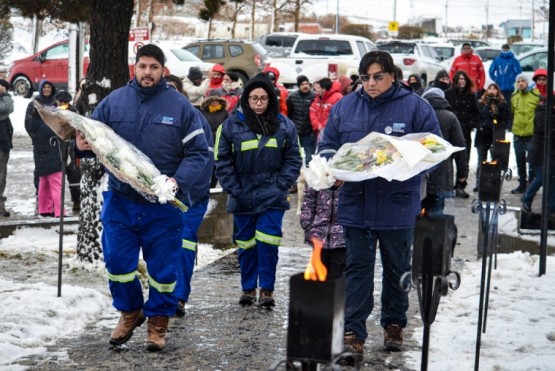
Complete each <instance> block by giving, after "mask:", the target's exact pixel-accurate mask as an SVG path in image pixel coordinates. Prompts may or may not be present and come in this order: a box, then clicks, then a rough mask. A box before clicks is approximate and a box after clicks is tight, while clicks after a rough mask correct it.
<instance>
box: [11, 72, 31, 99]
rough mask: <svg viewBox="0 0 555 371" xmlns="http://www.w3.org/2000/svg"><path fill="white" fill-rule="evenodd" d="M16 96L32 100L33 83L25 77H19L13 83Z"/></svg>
mask: <svg viewBox="0 0 555 371" xmlns="http://www.w3.org/2000/svg"><path fill="white" fill-rule="evenodd" d="M13 93H14V95H22V96H23V97H25V98H31V96H32V95H33V86H32V85H31V81H29V79H28V78H27V77H25V76H18V77H16V78H15V80H14V82H13Z"/></svg>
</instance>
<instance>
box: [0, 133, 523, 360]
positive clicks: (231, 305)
mask: <svg viewBox="0 0 555 371" xmlns="http://www.w3.org/2000/svg"><path fill="white" fill-rule="evenodd" d="M17 144H18V147H16V149H14V152H13V156H12V159H13V161H14V163H13V164H12V165H14V166H17V163H16V162H17V161H18V160H17V159H18V158H19V159H22V160H21V161H22V162H23V161H28V160H29V156H28V152H29V151H30V147H27V146H28V145H29V143H28V141H26V140H25V139H20V140H18V141H17ZM19 151H20V152H21V153H18V152H19ZM25 153H27V154H25ZM31 161H32V157H31ZM25 163H26V162H25ZM19 167H20V168H21V169H24V168H25V169H27V170H26V172H25V171H24V170H22V171H21V172H18V171H16V170H15V169H14V171H12V172H11V173H10V178H9V180H8V183H9V187H11V188H10V197H14V198H15V197H20V198H22V199H23V197H24V193H25V192H29V191H30V189H31V188H29V187H21V188H22V189H21V195H19V196H17V195H16V192H17V190H16V189H15V187H14V183H16V182H17V179H16V177H30V174H29V167H28V166H26V165H25V166H23V165H21V166H19ZM31 169H32V168H31ZM31 171H32V170H31ZM472 182H473V180H472V179H471V180H470V181H469V184H473V183H472ZM10 184H11V185H10ZM515 185H516V181H510V182H508V183H507V184H505V186H504V189H503V195H502V197H503V198H505V199H506V200H507V202H508V203H509V205H513V206H518V205H520V204H519V203H518V197H517V196H515V195H511V194H510V192H509V191H510V189H511V188H512V187H514V186H515ZM23 188H25V189H23ZM469 191H470V192H471V187H470V190H469ZM27 196H28V194H27ZM472 196H476V194H471V198H470V199H449V200H447V202H446V213H448V214H454V215H455V222H456V224H457V226H458V229H459V242H458V245H457V247H456V250H455V256H454V258H453V260H452V269H453V270H461V269H462V266H463V265H464V263H465V261H474V260H476V246H477V226H478V215H477V214H473V213H472V212H471V208H470V206H471V201H472ZM27 199H28V197H27ZM291 201H292V210H290V211H288V212H287V213H286V216H285V220H284V227H283V230H284V237H283V241H282V247H281V248H280V260H279V265H278V274H277V282H276V290H275V297H276V307H275V308H274V309H273V310H267V309H262V308H258V307H256V306H254V307H247V308H243V307H241V306H239V305H238V299H239V294H240V291H241V289H240V276H239V266H238V263H237V256H236V253H235V252H233V253H231V254H229V255H227V256H225V257H224V258H221V259H219V260H218V261H215V262H213V263H212V264H210V265H207V266H205V267H203V268H201V269H199V270H197V271H196V272H195V274H194V276H193V281H192V287H193V290H192V294H191V297H190V302H189V304H188V306H187V309H186V315H185V317H183V318H172V319H171V320H170V328H169V333H168V338H167V340H168V345H167V347H166V349H165V350H163V351H162V352H159V353H150V352H147V351H146V350H145V340H146V324H145V325H143V326H142V327H140V328H138V329H137V330H136V331H135V334H134V335H133V337H132V338H131V340H130V341H129V342H128V343H127V344H125V345H124V346H122V347H121V348H119V349H115V348H112V347H111V346H110V345H109V344H108V339H109V337H110V333H111V331H112V329H113V327H114V326H115V324H116V322H117V318H118V313H117V312H116V311H115V310H110V311H109V312H107V313H104V315H103V316H102V318H101V319H100V320H99V321H98V322H97V323H95V324H91V325H90V326H89V327H88V328H87V329H86V331H84V332H83V333H79V334H76V335H75V337H72V338H63V339H60V340H59V341H58V342H57V343H56V344H55V345H53V346H50V347H48V352H47V353H46V354H44V355H41V356H37V357H32V358H30V359H22V360H20V361H19V362H18V364H19V365H21V366H26V367H29V368H30V369H32V370H77V369H78V370H98V369H104V370H145V369H147V370H266V369H268V368H269V367H270V366H271V365H272V363H274V362H276V361H278V360H283V359H285V358H286V357H287V355H286V347H287V341H286V338H287V323H288V318H287V317H288V291H289V279H290V277H291V276H292V275H294V274H297V273H300V272H303V271H304V269H305V267H306V264H307V262H308V259H309V256H310V252H311V250H310V249H309V248H308V247H307V246H305V245H304V243H303V234H302V230H301V228H300V226H299V222H298V216H297V215H296V202H297V195H292V197H291ZM22 202H23V201H22ZM12 205H14V206H16V207H15V209H16V210H17V202H13V203H12ZM21 210H24V208H21ZM16 214H17V213H16ZM14 216H15V217H16V218H17V217H18V216H17V215H14ZM25 217H29V216H28V215H26V216H25ZM18 259H20V262H19V263H18V264H14V262H13V261H12V262H6V261H4V260H3V259H0V260H1V261H0V269H6V270H9V271H10V274H12V275H14V276H15V278H14V279H16V278H18V277H20V278H21V279H28V280H36V279H39V278H38V277H37V275H36V273H35V272H36V271H40V272H41V276H43V277H44V276H47V277H56V273H55V272H56V268H57V257H56V256H55V255H54V254H52V255H44V256H33V257H26V256H21V257H19V258H18ZM377 260H378V261H379V258H378V259H377ZM64 275H65V276H64V282H65V283H70V284H78V285H82V286H87V287H95V288H97V289H99V290H103V291H107V288H106V286H107V283H106V280H105V278H104V276H103V275H102V274H87V273H84V272H83V271H70V272H64ZM375 277H376V278H375V281H376V291H375V292H374V297H375V302H376V307H375V308H374V311H373V313H372V315H371V316H370V318H369V319H368V322H367V327H368V330H369V338H368V340H367V342H366V344H365V348H366V352H365V355H364V360H363V365H362V366H361V369H362V370H409V368H407V367H406V366H405V364H406V361H405V356H404V352H403V351H401V352H388V351H384V350H383V348H382V345H383V332H382V329H381V327H380V326H379V312H380V308H379V302H380V301H379V297H380V289H381V282H380V281H381V269H380V268H379V267H378V268H377V271H376V276H375ZM409 296H410V309H409V313H408V318H409V324H408V327H407V328H406V329H405V332H404V337H405V344H404V348H403V349H404V351H406V350H413V351H419V350H420V346H419V345H418V343H417V341H416V340H414V339H412V333H413V332H414V328H415V327H421V326H422V323H421V320H420V314H419V312H418V301H417V297H416V293H415V292H414V291H412V292H411V293H410V294H409ZM440 305H441V304H440ZM432 329H433V326H432ZM430 357H433V355H430ZM280 369H284V368H283V367H282V368H280ZM345 369H347V370H348V369H349V368H348V367H347V368H345Z"/></svg>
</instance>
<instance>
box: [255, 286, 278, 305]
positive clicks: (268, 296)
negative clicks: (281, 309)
mask: <svg viewBox="0 0 555 371" xmlns="http://www.w3.org/2000/svg"><path fill="white" fill-rule="evenodd" d="M258 303H259V304H260V306H261V307H265V308H271V307H275V306H276V301H275V300H274V296H273V292H272V291H270V290H266V289H260V297H259V298H258Z"/></svg>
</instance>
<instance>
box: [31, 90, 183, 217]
mask: <svg viewBox="0 0 555 371" xmlns="http://www.w3.org/2000/svg"><path fill="white" fill-rule="evenodd" d="M34 105H35V107H36V108H37V110H38V112H39V114H40V116H41V117H42V119H43V120H44V122H46V123H47V124H48V123H49V122H50V123H52V122H56V123H57V124H58V125H61V126H65V125H67V124H69V125H70V126H71V127H73V128H74V129H77V130H79V131H80V132H82V133H83V134H84V135H85V138H86V139H87V141H88V142H89V144H90V146H91V148H92V150H93V152H94V153H95V154H96V156H97V157H98V159H99V160H100V162H102V164H103V165H104V166H105V167H106V168H107V169H108V171H110V172H111V173H112V174H114V176H115V177H116V178H117V179H119V180H120V181H122V182H125V183H127V184H129V185H131V187H133V189H135V190H136V191H137V192H139V193H140V194H141V195H142V196H143V197H144V198H146V199H147V200H148V201H150V202H162V203H165V202H166V201H167V202H169V203H170V204H172V205H173V206H175V207H176V208H178V209H180V210H181V211H187V206H185V205H184V204H183V203H182V202H181V201H179V200H178V199H177V198H175V192H174V193H173V194H168V192H167V191H166V189H162V192H163V193H164V194H163V195H162V194H161V193H160V192H161V191H160V189H161V188H165V187H162V186H161V185H162V184H164V183H165V181H166V179H167V176H165V175H162V174H161V173H160V171H159V170H158V169H157V168H156V166H154V164H153V163H152V161H151V160H150V158H149V157H148V156H146V155H145V154H144V153H143V152H141V151H140V150H139V149H138V148H137V147H135V146H134V145H133V144H131V143H129V142H128V141H126V140H125V139H123V138H122V137H120V136H119V135H117V134H116V133H115V132H114V130H112V128H110V127H109V126H108V125H106V124H104V123H102V122H100V121H95V120H92V119H89V118H86V117H83V116H81V115H79V114H77V113H73V112H71V111H67V110H59V109H56V108H53V107H48V106H43V105H41V104H40V102H38V101H36V100H34ZM170 188H171V187H170ZM157 192H158V193H157ZM159 196H161V197H159Z"/></svg>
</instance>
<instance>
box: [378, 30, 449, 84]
mask: <svg viewBox="0 0 555 371" xmlns="http://www.w3.org/2000/svg"><path fill="white" fill-rule="evenodd" d="M378 49H380V50H384V51H386V52H388V53H389V54H391V56H392V57H393V62H394V63H395V65H397V66H398V67H400V68H401V70H403V78H404V79H408V77H409V76H410V75H417V76H419V77H420V79H422V83H423V84H427V83H428V82H429V81H432V80H433V79H434V77H435V76H436V75H437V73H438V72H439V71H440V70H444V69H446V66H445V65H444V64H443V63H441V58H440V57H439V55H438V54H437V53H436V51H435V50H434V48H433V47H432V45H429V44H420V43H417V42H414V41H391V42H389V43H383V44H380V45H379V46H378Z"/></svg>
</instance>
